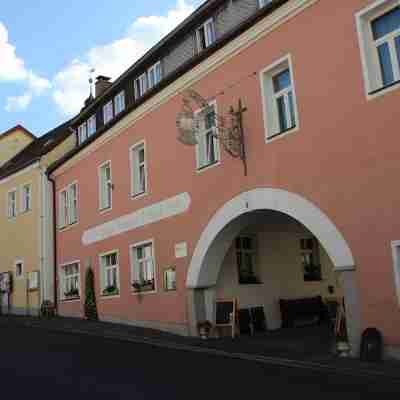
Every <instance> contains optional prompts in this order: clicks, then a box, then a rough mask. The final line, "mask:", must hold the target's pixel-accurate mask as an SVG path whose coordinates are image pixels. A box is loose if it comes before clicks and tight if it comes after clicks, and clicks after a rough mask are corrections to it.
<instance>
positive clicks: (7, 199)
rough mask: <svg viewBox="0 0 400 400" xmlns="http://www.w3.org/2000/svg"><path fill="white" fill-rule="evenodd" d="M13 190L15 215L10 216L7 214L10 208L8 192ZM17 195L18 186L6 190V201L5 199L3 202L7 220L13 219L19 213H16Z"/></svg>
mask: <svg viewBox="0 0 400 400" xmlns="http://www.w3.org/2000/svg"><path fill="white" fill-rule="evenodd" d="M14 192H15V215H14V216H10V215H9V210H10V208H9V194H10V193H14ZM17 195H18V187H17V186H15V187H13V188H11V189H10V190H7V192H6V201H5V203H6V217H7V219H8V221H12V220H15V219H16V218H17V217H18V215H19V213H18V197H17Z"/></svg>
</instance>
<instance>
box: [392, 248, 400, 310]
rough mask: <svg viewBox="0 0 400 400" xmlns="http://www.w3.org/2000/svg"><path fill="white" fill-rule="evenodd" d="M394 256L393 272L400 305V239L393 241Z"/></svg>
mask: <svg viewBox="0 0 400 400" xmlns="http://www.w3.org/2000/svg"><path fill="white" fill-rule="evenodd" d="M391 247H392V257H393V274H394V284H395V289H396V294H397V302H398V305H399V307H400V240H393V241H392V242H391Z"/></svg>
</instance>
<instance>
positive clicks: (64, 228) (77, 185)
mask: <svg viewBox="0 0 400 400" xmlns="http://www.w3.org/2000/svg"><path fill="white" fill-rule="evenodd" d="M73 185H76V206H77V209H76V221H75V222H73V223H72V224H70V223H69V221H68V218H67V216H66V217H65V222H66V223H65V225H63V226H60V224H59V216H60V213H59V211H60V206H61V193H62V192H65V191H66V192H67V194H68V197H67V201H68V202H67V208H69V189H70V187H71V186H73ZM55 218H56V223H57V228H58V231H59V232H65V231H67V230H69V229H71V228H72V227H74V226H76V225H78V224H79V183H78V180H77V179H75V180H73V181H72V182H71V183H68V184H67V185H66V186H64V187H63V188H62V189H60V190H59V191H58V207H57V210H56V211H55Z"/></svg>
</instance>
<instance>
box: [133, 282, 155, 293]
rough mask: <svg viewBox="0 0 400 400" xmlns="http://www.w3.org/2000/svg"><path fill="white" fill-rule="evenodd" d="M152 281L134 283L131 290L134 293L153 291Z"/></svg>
mask: <svg viewBox="0 0 400 400" xmlns="http://www.w3.org/2000/svg"><path fill="white" fill-rule="evenodd" d="M154 287H155V286H154V279H150V280H145V281H142V282H140V281H134V282H133V283H132V288H133V291H134V292H150V291H152V290H154Z"/></svg>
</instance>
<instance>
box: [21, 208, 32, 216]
mask: <svg viewBox="0 0 400 400" xmlns="http://www.w3.org/2000/svg"><path fill="white" fill-rule="evenodd" d="M30 212H32V209H29V210H21V211H20V213H19V215H25V214H29V213H30Z"/></svg>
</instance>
